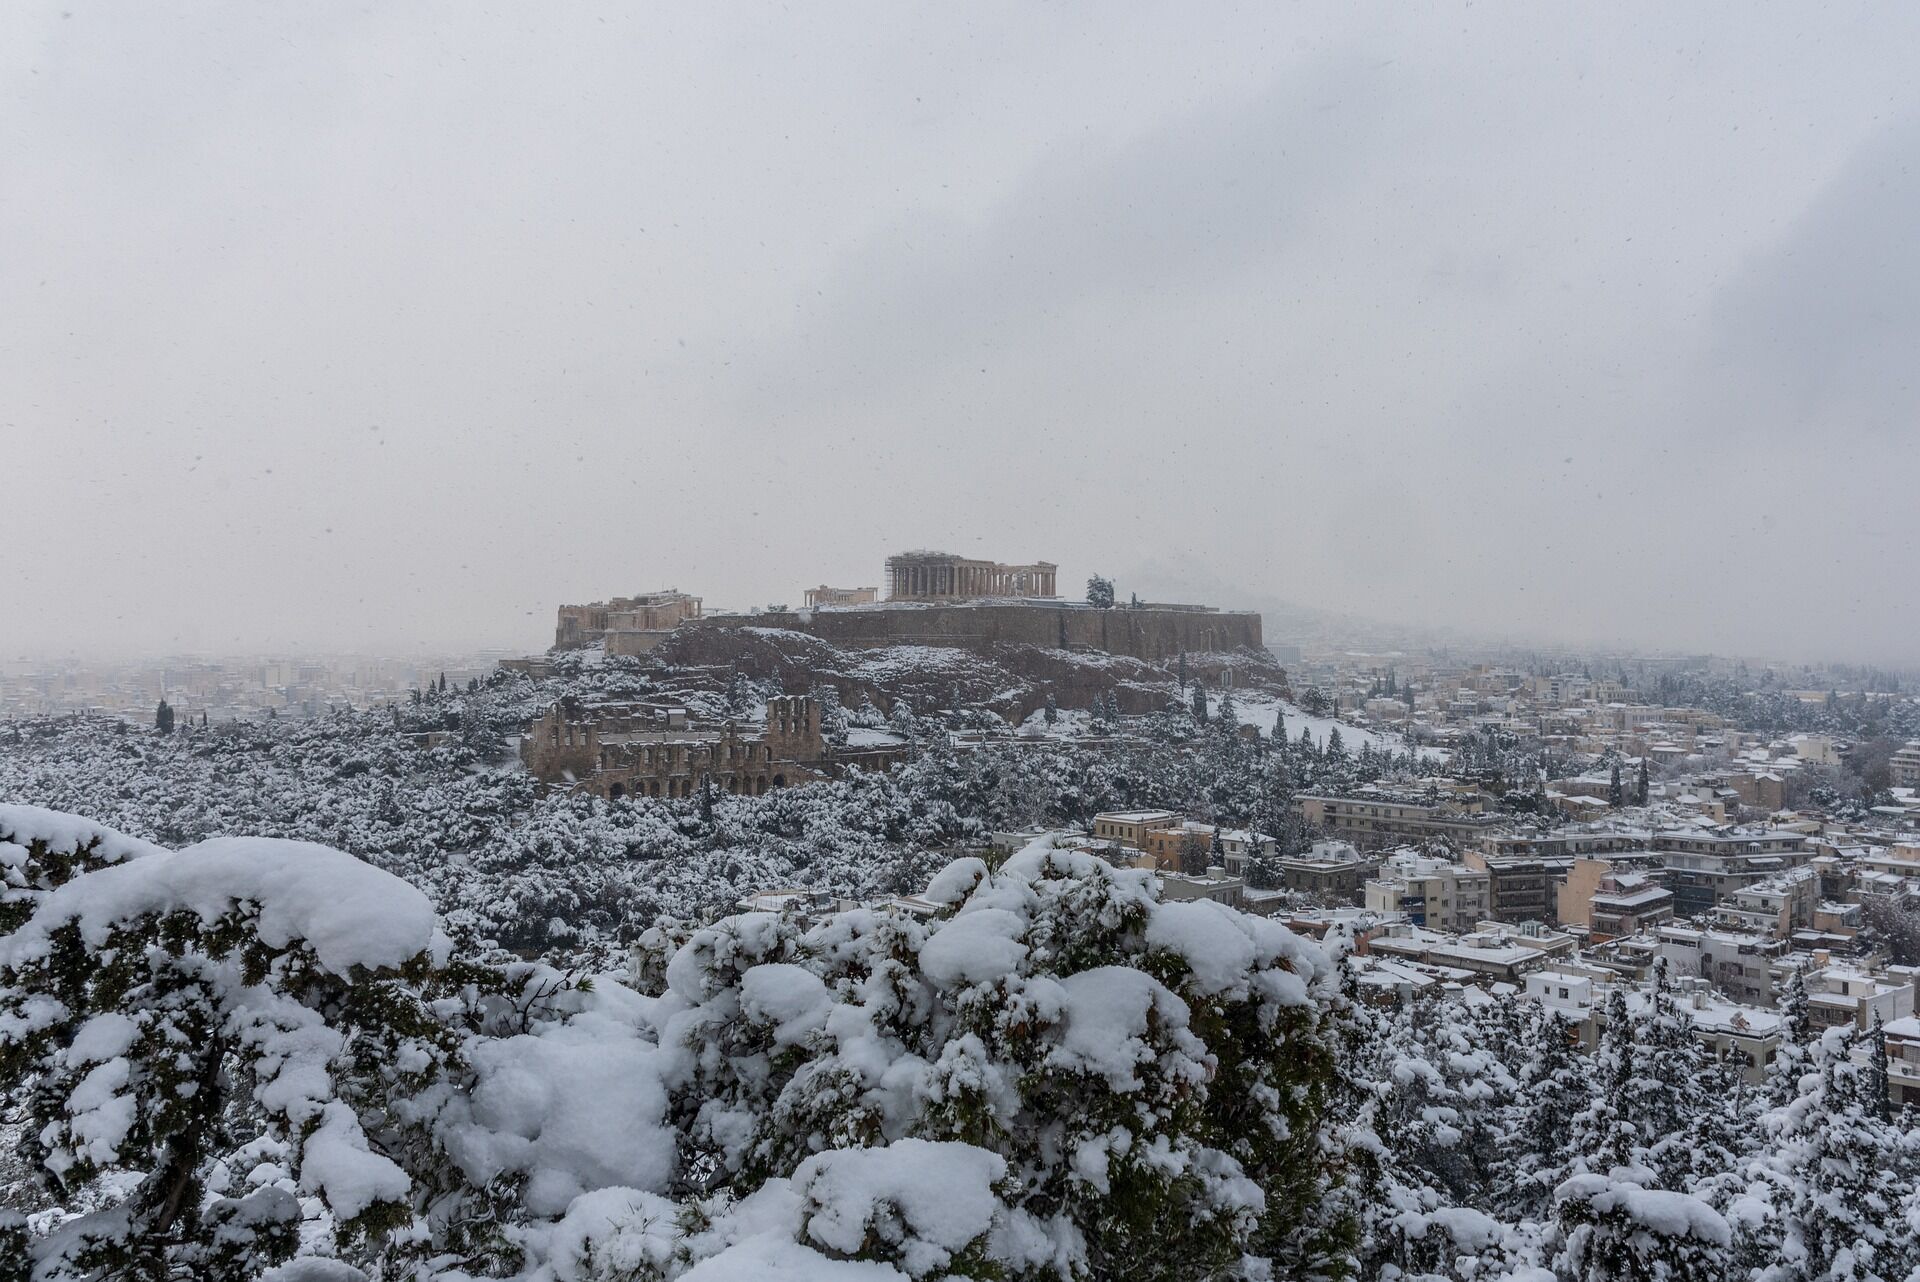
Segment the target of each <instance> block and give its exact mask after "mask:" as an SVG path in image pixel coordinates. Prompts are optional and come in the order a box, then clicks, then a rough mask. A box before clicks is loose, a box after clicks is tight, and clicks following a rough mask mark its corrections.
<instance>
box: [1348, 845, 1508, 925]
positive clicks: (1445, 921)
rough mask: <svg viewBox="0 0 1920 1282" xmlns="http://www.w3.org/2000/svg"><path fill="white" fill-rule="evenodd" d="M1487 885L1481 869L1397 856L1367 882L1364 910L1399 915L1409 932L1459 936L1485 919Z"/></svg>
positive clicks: (1488, 911) (1488, 899) (1404, 852)
mask: <svg viewBox="0 0 1920 1282" xmlns="http://www.w3.org/2000/svg"><path fill="white" fill-rule="evenodd" d="M1491 902H1492V879H1491V878H1490V877H1489V876H1488V875H1487V873H1486V871H1485V870H1484V869H1480V868H1469V867H1467V866H1466V865H1465V864H1456V863H1450V862H1448V861H1447V860H1445V859H1434V858H1430V857H1429V856H1426V855H1421V854H1416V853H1415V852H1413V851H1411V850H1401V851H1396V852H1395V853H1393V854H1391V855H1389V856H1387V858H1386V860H1385V861H1384V862H1383V863H1382V864H1381V865H1380V871H1379V872H1378V873H1377V874H1376V875H1374V876H1373V877H1371V878H1369V879H1368V880H1367V886H1366V905H1367V907H1368V908H1370V909H1372V910H1373V911H1375V912H1381V913H1400V914H1402V915H1404V916H1405V917H1406V919H1407V920H1408V921H1409V922H1411V923H1412V924H1413V925H1415V926H1428V927H1432V928H1433V929H1435V930H1450V931H1452V932H1454V933H1455V934H1459V935H1464V934H1467V933H1468V932H1470V931H1472V930H1473V929H1474V927H1475V926H1476V925H1477V924H1478V923H1479V922H1480V921H1482V920H1484V919H1486V918H1488V917H1491V916H1492V915H1493V914H1492V911H1491Z"/></svg>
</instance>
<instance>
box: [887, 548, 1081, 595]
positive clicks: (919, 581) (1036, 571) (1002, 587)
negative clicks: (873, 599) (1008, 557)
mask: <svg viewBox="0 0 1920 1282" xmlns="http://www.w3.org/2000/svg"><path fill="white" fill-rule="evenodd" d="M1059 569H1060V567H1059V566H1057V565H1055V564H1053V563H1052V562H1051V561H1036V562H1034V563H1033V564H1032V565H1002V564H1000V563H999V562H998V561H971V560H968V559H967V558H965V557H959V556H954V555H953V554H951V553H949V552H902V553H900V554H899V555H897V556H890V557H888V558H887V585H888V586H887V596H888V598H889V599H890V600H894V601H965V600H969V599H974V598H978V597H1051V596H1053V595H1055V593H1054V576H1055V574H1056V573H1057V572H1058V571H1059Z"/></svg>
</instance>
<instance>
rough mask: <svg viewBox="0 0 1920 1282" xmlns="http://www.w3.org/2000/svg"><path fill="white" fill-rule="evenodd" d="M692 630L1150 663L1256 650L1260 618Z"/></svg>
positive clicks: (1068, 616) (1030, 617)
mask: <svg viewBox="0 0 1920 1282" xmlns="http://www.w3.org/2000/svg"><path fill="white" fill-rule="evenodd" d="M684 626H686V627H690V628H716V627H718V628H728V627H736V628H737V627H762V628H784V629H787V630H789V631H794V632H805V633H808V634H810V635H812V636H816V637H819V638H820V639H821V640H823V641H829V642H832V643H833V644H835V645H842V646H869V645H939V646H960V647H965V648H970V649H984V648H986V647H988V646H993V645H1037V646H1053V647H1057V648H1060V649H1070V650H1071V649H1080V650H1099V651H1103V652H1105V653H1107V654H1117V655H1124V656H1126V657H1128V658H1133V659H1143V660H1146V661H1147V662H1150V663H1156V662H1163V661H1165V660H1167V659H1171V658H1173V657H1174V656H1175V655H1177V654H1179V653H1180V652H1181V651H1182V650H1185V651H1187V652H1188V653H1190V654H1199V653H1206V652H1217V651H1228V650H1237V649H1241V648H1243V647H1244V648H1247V649H1254V650H1257V649H1259V648H1260V616H1259V615H1258V614H1253V613H1250V612H1245V613H1243V612H1238V611H1235V612H1228V611H1217V610H1167V609H1155V608H1153V607H1150V606H1143V607H1141V608H1140V609H1129V608H1126V607H1119V608H1115V609H1112V610H1094V609H1089V608H1087V607H1084V606H1067V605H1039V604H1031V605H1015V604H984V605H923V606H898V607H890V608H883V609H873V610H821V611H816V612H813V613H802V612H797V611H787V612H784V613H779V614H756V615H740V614H733V615H727V614H718V615H709V616H707V617H705V618H701V619H692V620H689V621H688V622H687V623H686V624H685V625H684Z"/></svg>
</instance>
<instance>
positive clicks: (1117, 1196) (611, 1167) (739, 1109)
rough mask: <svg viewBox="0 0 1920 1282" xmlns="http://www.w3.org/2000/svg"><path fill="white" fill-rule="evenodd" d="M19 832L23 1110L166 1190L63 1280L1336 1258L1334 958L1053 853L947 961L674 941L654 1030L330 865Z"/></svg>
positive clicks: (404, 892)
mask: <svg viewBox="0 0 1920 1282" xmlns="http://www.w3.org/2000/svg"><path fill="white" fill-rule="evenodd" d="M0 827H3V828H4V830H5V831H6V832H8V833H11V834H14V835H15V836H17V837H26V838H28V840H26V841H21V840H14V839H12V838H9V843H10V844H9V849H8V850H7V851H6V852H5V853H7V854H8V855H9V856H10V857H11V858H12V859H13V864H14V866H16V867H24V864H23V863H22V861H21V857H20V856H19V855H17V854H14V853H13V852H15V851H28V850H32V851H37V852H38V853H37V854H35V855H34V856H33V858H34V859H36V860H37V861H38V862H37V867H38V868H39V869H40V871H39V872H37V873H35V874H34V876H33V877H32V878H30V879H28V880H30V881H31V883H32V884H31V886H30V887H21V889H23V890H28V889H30V890H31V898H30V899H27V900H24V901H22V902H23V903H25V905H26V907H27V909H28V911H27V913H26V916H25V918H24V920H21V921H19V922H18V924H17V925H16V926H15V927H14V929H12V930H11V931H10V932H9V933H7V934H6V935H5V936H0V1089H3V1090H4V1093H5V1097H6V1099H7V1101H8V1102H9V1104H10V1105H11V1106H13V1107H14V1108H24V1109H25V1110H26V1112H27V1113H28V1114H29V1115H30V1116H31V1119H32V1126H31V1127H30V1128H29V1131H28V1136H29V1147H30V1149H31V1156H32V1157H33V1159H34V1160H35V1162H36V1164H37V1165H38V1166H39V1167H40V1169H41V1170H42V1172H43V1174H44V1176H45V1178H46V1180H47V1182H48V1184H49V1186H50V1188H51V1189H52V1190H53V1191H54V1192H55V1193H56V1195H60V1196H65V1195H67V1194H71V1193H73V1192H75V1191H77V1190H78V1189H80V1188H81V1187H82V1186H84V1185H87V1184H88V1183H89V1182H90V1181H93V1180H95V1179H96V1177H99V1176H101V1175H103V1174H106V1173H110V1172H124V1173H126V1174H127V1175H129V1176H130V1180H129V1183H130V1186H131V1189H132V1192H131V1194H130V1195H128V1196H127V1197H125V1198H124V1200H121V1201H118V1202H117V1203H113V1204H110V1205H107V1206H105V1207H104V1208H103V1209H101V1210H99V1211H96V1212H93V1213H91V1214H87V1215H83V1216H80V1217H78V1218H75V1219H71V1220H68V1221H67V1222H65V1223H63V1224H60V1225H59V1226H58V1227H57V1228H55V1229H54V1230H53V1231H52V1232H51V1233H48V1234H45V1235H43V1236H41V1237H39V1238H38V1239H36V1240H35V1241H33V1242H32V1244H31V1248H30V1250H31V1255H32V1257H33V1259H34V1260H35V1261H37V1263H36V1265H35V1267H36V1269H37V1270H38V1272H37V1273H36V1274H35V1276H36V1277H47V1278H56V1277H74V1278H78V1277H94V1276H109V1277H121V1276H126V1277H162V1276H167V1275H169V1274H170V1273H171V1274H190V1275H192V1276H195V1277H205V1278H214V1279H224V1278H233V1279H240V1278H252V1277H256V1276H259V1275H261V1274H262V1272H263V1271H265V1270H268V1269H270V1268H275V1267H279V1269H280V1271H279V1272H278V1273H277V1274H276V1276H281V1277H300V1276H305V1275H306V1274H312V1275H313V1276H315V1277H327V1276H337V1277H340V1278H348V1277H352V1276H355V1274H354V1272H353V1270H355V1269H358V1270H360V1271H362V1272H364V1273H365V1274H367V1275H368V1276H377V1277H410V1278H421V1279H425V1278H429V1277H435V1276H444V1277H447V1278H453V1277H459V1276H466V1277H479V1276H493V1277H504V1276H509V1275H513V1276H524V1277H527V1278H529V1279H549V1280H551V1282H576V1280H577V1282H587V1280H592V1282H615V1280H616V1279H618V1280H619V1282H635V1280H636V1279H642V1278H660V1279H666V1278H674V1277H680V1276H686V1277H690V1278H699V1277H729V1276H750V1275H754V1271H755V1270H757V1269H766V1270H777V1269H780V1268H786V1269H788V1270H790V1271H792V1272H793V1273H794V1276H799V1277H807V1278H813V1277H816V1276H819V1277H829V1276H836V1275H837V1274H838V1273H840V1272H845V1271H846V1269H847V1268H849V1267H851V1266H852V1265H853V1264H854V1263H855V1262H859V1268H858V1269H857V1270H856V1271H854V1272H848V1273H847V1276H849V1277H852V1276H862V1277H904V1278H931V1277H949V1276H969V1277H999V1278H1021V1277H1030V1278H1041V1277H1067V1278H1073V1277H1082V1278H1092V1277H1114V1276H1127V1277H1139V1278H1155V1277H1164V1278H1191V1277H1196V1276H1210V1275H1220V1274H1224V1273H1226V1272H1228V1271H1230V1270H1234V1269H1238V1268H1240V1267H1241V1265H1242V1262H1243V1260H1245V1259H1249V1258H1252V1257H1260V1256H1274V1257H1278V1259H1279V1261H1280V1263H1281V1264H1282V1266H1283V1267H1285V1268H1288V1269H1291V1267H1292V1265H1291V1264H1290V1263H1288V1261H1292V1262H1296V1263H1297V1262H1301V1261H1307V1260H1310V1259H1315V1260H1319V1262H1322V1263H1325V1262H1329V1261H1330V1257H1331V1255H1332V1253H1333V1252H1334V1250H1335V1248H1336V1244H1337V1242H1336V1240H1337V1236H1338V1234H1337V1232H1336V1231H1335V1230H1336V1229H1337V1226H1336V1225H1332V1224H1329V1223H1326V1222H1324V1221H1323V1218H1322V1217H1323V1215H1324V1214H1325V1209H1326V1206H1327V1205H1328V1203H1327V1200H1326V1198H1325V1196H1324V1195H1325V1193H1326V1191H1327V1188H1328V1185H1329V1182H1330V1180H1331V1178H1332V1171H1331V1168H1330V1165H1329V1162H1328V1161H1327V1157H1328V1154H1329V1153H1331V1152H1332V1149H1331V1147H1330V1146H1329V1145H1328V1144H1327V1143H1326V1141H1325V1136H1324V1133H1323V1124H1324V1121H1325V1119H1324V1118H1323V1116H1322V1114H1323V1101H1324V1098H1325V1091H1326V1088H1327V1083H1328V1081H1329V1079H1330V1076H1331V1072H1332V1055H1333V1047H1332V1043H1331V1040H1330V1039H1329V1037H1328V1036H1327V1031H1326V1028H1325V1026H1324V1005H1325V1003H1326V1002H1327V1000H1328V999H1329V998H1330V996H1331V995H1332V984H1333V968H1332V965H1331V963H1330V962H1329V961H1328V959H1327V957H1326V956H1325V954H1324V953H1322V952H1321V951H1320V950H1319V949H1318V948H1317V947H1315V946H1313V945H1310V944H1307V943H1304V942H1302V941H1301V940H1299V939H1297V938H1295V937H1294V936H1293V935H1292V934H1290V933H1289V932H1287V931H1286V930H1285V929H1284V928H1282V927H1280V926H1279V925H1277V924H1275V923H1273V922H1270V921H1266V920H1264V919H1259V918H1253V917H1248V916H1245V915H1243V914H1240V913H1237V912H1234V911H1232V910H1228V909H1225V908H1221V907H1218V906H1216V905H1211V904H1192V903H1161V902H1159V901H1158V899H1157V898H1156V896H1155V894H1154V892H1153V889H1152V882H1151V879H1150V878H1149V877H1148V876H1147V875H1145V874H1143V873H1138V872H1133V871H1116V870H1114V869H1112V868H1110V867H1108V866H1107V865H1105V864H1103V863H1101V862H1099V861H1098V860H1094V859H1092V858H1090V857H1088V856H1085V855H1083V854H1078V853H1073V852H1068V851H1063V850H1058V849H1054V848H1052V846H1051V844H1050V842H1047V841H1045V840H1043V841H1041V842H1039V843H1036V844H1035V845H1034V846H1032V847H1030V848H1029V849H1027V850H1026V851H1024V852H1022V853H1021V854H1019V855H1017V856H1015V857H1014V858H1012V859H1011V860H1009V861H1008V862H1007V864H1006V865H1005V866H1004V867H1002V868H1001V869H1000V870H998V871H997V872H992V873H990V872H989V871H988V870H987V869H986V867H985V866H984V865H983V864H981V863H980V862H979V861H978V860H962V861H959V862H958V863H955V864H953V865H952V866H951V867H949V868H948V869H947V871H946V872H944V873H943V874H942V875H941V876H940V877H938V878H937V879H936V880H935V882H934V884H933V886H932V887H931V888H930V890H929V892H928V893H929V896H930V897H931V898H932V899H933V900H934V901H935V902H936V903H938V904H941V905H943V907H942V909H941V911H940V912H939V914H938V915H937V916H936V917H935V918H934V919H933V920H930V921H921V920H917V919H915V918H913V917H911V916H907V915H904V914H898V913H893V912H879V911H871V910H860V911H855V912H850V913H844V914H838V915H833V916H829V917H826V918H824V919H822V920H818V921H813V922H807V921H803V920H801V919H799V918H796V917H791V916H777V915H773V914H765V913H749V914H744V915H741V916H737V917H733V918H729V919H726V920H724V921H721V922H718V923H716V924H715V925H712V926H709V927H705V928H701V929H697V930H690V931H689V930H684V929H667V928H662V929H659V930H657V931H655V932H653V933H651V934H650V935H649V936H648V937H647V938H646V939H645V940H644V941H643V942H642V944H641V946H640V948H639V949H638V950H637V952H638V954H639V956H638V957H637V959H636V968H635V974H636V975H637V976H640V977H643V978H642V982H641V985H640V990H638V991H636V990H635V989H633V988H629V987H627V986H626V985H624V984H622V983H620V982H619V981H618V980H616V979H614V978H612V977H605V976H602V977H598V978H596V979H594V980H593V981H591V982H588V981H585V980H581V979H575V978H570V977H568V976H564V975H560V974H557V973H556V972H554V971H551V970H549V969H547V968H545V967H541V966H537V965H530V964H526V963H515V962H499V961H488V960H485V959H475V958H471V957H467V958H463V957H459V956H456V955H455V953H456V948H455V945H454V944H453V943H452V941H450V940H449V938H448V936H447V935H446V934H445V933H444V932H443V931H442V930H441V929H440V927H439V925H438V923H437V920H436V918H435V915H434V914H433V912H432V910H431V908H430V907H429V905H428V902H427V900H426V898H425V897H424V896H423V895H421V894H420V893H419V892H418V891H416V890H414V889H413V888H411V887H409V886H407V885H406V884H405V883H403V882H401V881H399V880H397V879H396V878H394V877H392V876H390V875H389V874H386V873H383V872H381V871H379V870H377V869H375V868H373V867H371V866H370V865H367V864H365V863H363V862H361V861H359V860H355V859H353V858H352V857H350V856H347V855H344V854H342V853H340V852H338V851H333V850H329V849H326V848H324V847H320V846H315V845H311V844H307V843H298V842H288V841H279V840H270V839H220V840H214V841H209V842H203V843H200V844H198V845H195V846H189V847H187V848H185V849H182V850H178V851H168V850H164V849H160V848H157V847H151V846H144V845H140V844H137V843H131V842H126V841H124V839H122V838H120V837H119V836H118V835H117V834H114V833H111V832H108V831H104V830H100V829H97V828H94V827H92V826H89V825H85V824H82V823H79V822H76V821H72V820H70V819H67V818H64V817H60V816H53V815H50V814H49V813H48V812H26V811H0ZM651 980H657V981H658V982H657V983H654V982H648V981H651ZM5 1231H8V1232H16V1230H13V1229H8V1230H5ZM296 1253H299V1254H300V1255H301V1256H303V1257H304V1258H305V1259H306V1260H308V1261H309V1262H308V1263H303V1264H302V1265H301V1268H300V1270H295V1271H289V1270H288V1267H287V1266H286V1262H287V1261H288V1259H289V1257H291V1256H294V1255H295V1254H296ZM1319 1257H1328V1259H1324V1260H1321V1259H1319ZM1261 1267H1265V1266H1261ZM823 1270H824V1271H823Z"/></svg>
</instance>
